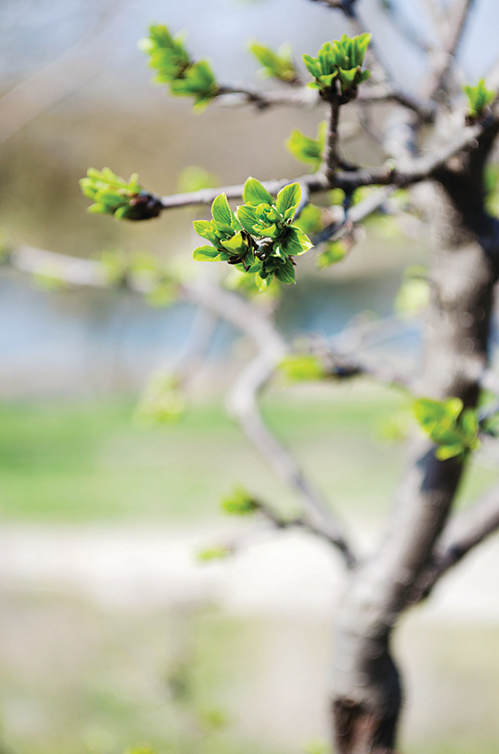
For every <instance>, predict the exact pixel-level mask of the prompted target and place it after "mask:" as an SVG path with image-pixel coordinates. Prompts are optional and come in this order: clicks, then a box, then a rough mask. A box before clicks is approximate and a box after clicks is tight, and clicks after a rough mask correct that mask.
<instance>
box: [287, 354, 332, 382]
mask: <svg viewBox="0 0 499 754" xmlns="http://www.w3.org/2000/svg"><path fill="white" fill-rule="evenodd" d="M279 370H280V371H281V372H282V374H284V376H285V377H286V378H287V379H288V380H290V381H291V382H302V381H304V380H321V379H322V378H323V377H324V376H325V371H324V367H323V365H322V363H321V361H320V359H319V358H318V357H317V356H315V355H313V354H298V353H297V354H290V355H289V356H286V357H285V358H284V359H283V360H282V361H281V363H280V364H279Z"/></svg>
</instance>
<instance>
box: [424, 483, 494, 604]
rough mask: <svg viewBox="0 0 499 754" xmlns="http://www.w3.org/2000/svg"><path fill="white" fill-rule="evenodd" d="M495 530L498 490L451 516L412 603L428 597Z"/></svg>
mask: <svg viewBox="0 0 499 754" xmlns="http://www.w3.org/2000/svg"><path fill="white" fill-rule="evenodd" d="M498 529H499V488H498V487H495V488H494V489H492V490H491V491H490V492H488V493H487V495H485V496H484V497H483V498H482V499H481V500H480V501H479V502H478V503H476V504H475V505H474V506H472V507H471V508H470V509H469V510H467V511H465V512H464V513H461V514H460V515H458V516H454V517H453V518H452V519H451V520H450V522H449V524H448V525H447V528H446V530H445V531H444V534H443V536H442V538H441V540H440V542H439V543H438V545H437V547H436V553H435V556H434V559H433V563H432V565H431V567H430V568H429V569H428V571H427V572H426V573H425V574H424V576H423V578H422V579H421V582H420V583H419V585H418V586H419V592H418V593H417V594H416V599H415V601H420V600H422V599H425V598H426V597H428V596H429V594H430V593H431V592H432V590H433V588H434V586H435V585H436V583H437V582H438V581H439V580H440V578H441V577H442V576H443V575H444V574H445V573H447V571H448V570H449V569H451V568H453V567H454V566H455V565H456V564H457V563H459V561H460V560H462V558H464V556H465V555H467V554H468V553H469V552H470V551H471V550H472V549H473V548H475V547H476V546H477V545H479V544H480V543H481V542H483V541H484V540H485V539H487V538H488V537H490V536H491V535H492V534H495V533H496V532H497V531H498Z"/></svg>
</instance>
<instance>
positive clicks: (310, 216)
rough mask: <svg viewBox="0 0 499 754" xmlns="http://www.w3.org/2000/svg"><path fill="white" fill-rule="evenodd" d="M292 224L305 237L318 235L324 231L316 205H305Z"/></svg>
mask: <svg viewBox="0 0 499 754" xmlns="http://www.w3.org/2000/svg"><path fill="white" fill-rule="evenodd" d="M294 224H295V225H296V226H297V227H298V228H300V230H302V231H303V232H304V233H306V234H307V236H313V235H315V234H316V233H320V231H321V230H323V229H324V221H323V219H322V210H321V208H320V207H318V206H317V205H316V204H307V205H306V207H304V208H303V209H302V211H301V212H300V216H299V217H298V218H297V219H296V220H295V223H294Z"/></svg>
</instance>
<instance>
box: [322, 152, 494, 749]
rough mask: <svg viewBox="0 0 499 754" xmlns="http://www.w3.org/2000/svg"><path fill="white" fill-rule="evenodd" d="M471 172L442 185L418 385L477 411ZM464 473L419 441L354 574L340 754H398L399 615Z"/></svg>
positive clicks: (341, 650) (344, 651)
mask: <svg viewBox="0 0 499 754" xmlns="http://www.w3.org/2000/svg"><path fill="white" fill-rule="evenodd" d="M473 169H474V172H473V171H472V170H471V168H470V167H469V166H467V167H465V168H464V169H461V172H459V173H458V174H454V173H451V172H450V170H445V171H444V170H442V171H441V172H440V175H439V176H436V177H437V179H438V184H437V185H436V186H435V192H436V196H435V215H436V222H435V225H434V246H435V251H434V254H433V260H432V263H431V268H430V272H429V280H430V284H431V298H432V301H431V305H430V307H429V310H428V314H427V321H426V332H425V352H424V359H423V364H422V370H421V374H420V376H419V378H418V379H417V381H416V383H415V385H414V389H415V392H416V393H417V394H418V395H421V396H428V397H431V398H436V399H444V398H448V397H450V396H457V397H459V398H461V399H462V401H463V403H464V405H465V406H471V407H474V406H476V403H477V400H478V395H479V384H478V380H479V377H480V375H481V373H482V371H483V368H484V367H485V366H486V363H487V340H488V333H489V322H490V315H491V308H492V293H493V284H494V280H495V275H494V264H493V263H492V261H491V258H492V256H493V254H492V246H494V244H492V241H491V238H492V233H491V221H490V218H487V217H486V215H485V213H484V210H483V201H482V199H483V190H482V170H483V160H482V161H481V163H480V164H479V166H478V168H477V166H476V164H475V165H474V166H473ZM477 194H478V195H477ZM481 231H483V233H482V232H481ZM496 247H497V242H495V246H494V248H496ZM462 473H463V463H462V462H461V461H460V460H458V459H456V458H451V459H449V460H446V461H438V460H437V459H436V458H435V455H434V447H433V446H432V445H431V443H430V442H429V441H428V440H427V439H422V438H420V437H417V438H414V439H413V440H412V441H411V443H410V448H409V463H408V466H407V471H406V473H405V475H404V478H403V480H402V484H401V485H400V487H399V490H398V493H397V496H396V503H395V510H394V513H393V516H392V517H391V523H390V526H389V529H388V531H387V532H386V534H385V536H384V539H383V542H382V545H381V547H380V548H379V550H378V551H377V552H376V553H375V554H374V555H373V556H372V557H371V558H370V559H369V560H368V561H366V562H365V563H363V564H362V565H361V566H359V567H358V569H356V571H354V573H353V574H352V577H351V581H350V584H349V586H348V589H347V591H346V593H345V595H344V598H343V601H342V603H341V605H340V607H339V611H338V615H337V621H336V632H335V635H336V639H335V663H334V676H333V694H332V716H333V728H334V740H335V745H336V750H337V752H339V754H388V753H389V752H393V751H394V749H395V738H396V732H397V723H398V719H399V714H400V710H401V707H402V685H401V680H400V676H399V672H398V670H397V667H396V665H395V663H394V661H393V659H392V656H391V653H390V636H391V633H392V630H393V627H394V626H395V623H396V621H397V619H398V616H399V615H400V614H401V613H402V612H403V611H404V610H405V609H406V608H407V607H408V606H409V605H410V604H411V603H412V602H414V600H415V596H416V595H417V594H420V591H421V589H420V586H421V581H422V578H423V576H424V572H425V569H426V568H427V567H428V565H429V564H430V563H431V559H432V554H433V550H434V545H435V542H436V540H437V538H438V536H439V534H440V533H441V531H442V529H443V526H444V525H445V523H446V520H447V517H448V514H449V511H450V508H451V505H452V502H453V500H454V498H455V494H456V492H457V489H458V486H459V482H460V479H461V477H462Z"/></svg>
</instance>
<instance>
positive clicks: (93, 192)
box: [80, 168, 163, 220]
mask: <svg viewBox="0 0 499 754" xmlns="http://www.w3.org/2000/svg"><path fill="white" fill-rule="evenodd" d="M80 187H81V190H82V192H83V194H84V196H86V197H87V198H88V199H91V200H92V201H93V204H91V205H90V207H89V208H88V211H89V212H93V213H95V214H100V215H113V216H114V217H115V218H116V219H117V220H122V219H126V220H150V219H151V218H153V217H158V215H159V214H160V213H161V211H162V209H163V205H162V204H161V200H160V198H159V197H158V196H156V195H155V194H151V193H149V192H147V191H144V190H143V189H142V188H141V186H140V184H139V182H138V175H137V174H136V173H133V175H131V176H130V178H129V180H128V181H125V179H124V178H121V177H120V176H119V175H116V174H115V173H113V171H112V170H110V168H103V169H102V170H95V168H89V169H88V170H87V176H86V178H81V179H80Z"/></svg>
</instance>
